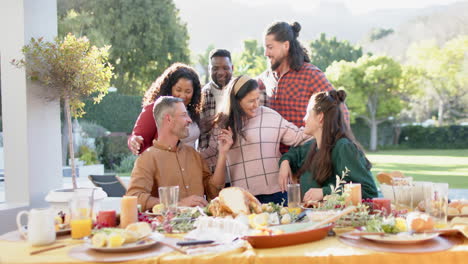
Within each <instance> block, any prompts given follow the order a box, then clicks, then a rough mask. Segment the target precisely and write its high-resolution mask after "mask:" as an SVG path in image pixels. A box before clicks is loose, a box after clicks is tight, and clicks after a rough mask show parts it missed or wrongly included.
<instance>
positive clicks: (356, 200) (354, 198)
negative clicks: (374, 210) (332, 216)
mask: <svg viewBox="0 0 468 264" xmlns="http://www.w3.org/2000/svg"><path fill="white" fill-rule="evenodd" d="M344 189H345V193H347V194H348V196H347V197H346V199H345V203H346V204H352V205H358V204H360V203H361V200H362V194H361V184H360V183H347V184H345V188H344Z"/></svg>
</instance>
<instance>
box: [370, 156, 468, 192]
mask: <svg viewBox="0 0 468 264" xmlns="http://www.w3.org/2000/svg"><path fill="white" fill-rule="evenodd" d="M366 155H367V158H368V159H369V160H370V161H371V162H372V165H373V168H372V173H373V174H374V176H375V175H376V174H377V173H379V172H381V171H394V170H399V171H401V172H403V173H404V174H405V175H406V176H411V177H413V180H415V181H431V182H448V183H449V187H450V188H456V189H457V188H458V189H468V149H456V150H453V149H448V150H445V149H416V150H415V149H411V150H383V151H378V152H368V153H366Z"/></svg>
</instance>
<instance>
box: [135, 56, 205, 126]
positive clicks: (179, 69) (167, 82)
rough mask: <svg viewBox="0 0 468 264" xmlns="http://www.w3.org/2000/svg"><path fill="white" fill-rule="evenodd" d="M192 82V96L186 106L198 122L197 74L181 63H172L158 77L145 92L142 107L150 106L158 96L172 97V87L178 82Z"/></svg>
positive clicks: (199, 106)
mask: <svg viewBox="0 0 468 264" xmlns="http://www.w3.org/2000/svg"><path fill="white" fill-rule="evenodd" d="M180 79H187V80H190V81H192V85H193V95H192V99H191V100H190V103H189V104H188V105H187V112H188V113H189V115H190V118H192V120H193V121H194V122H195V123H197V124H198V123H199V121H200V112H201V107H202V103H201V84H200V79H199V78H198V74H197V72H196V71H195V70H194V69H193V68H192V67H190V66H188V65H186V64H183V63H174V64H172V65H171V66H170V67H169V68H167V69H166V70H165V71H164V72H163V74H161V76H159V77H158V78H157V79H156V80H155V81H154V82H153V83H152V84H151V86H150V87H149V89H148V90H147V91H146V92H145V96H144V97H143V107H145V106H147V105H150V104H152V103H154V101H156V99H157V98H158V97H160V96H168V95H169V96H172V87H173V86H174V85H175V84H176V83H177V82H178V81H179V80H180Z"/></svg>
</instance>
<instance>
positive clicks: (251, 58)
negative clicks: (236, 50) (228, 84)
mask: <svg viewBox="0 0 468 264" xmlns="http://www.w3.org/2000/svg"><path fill="white" fill-rule="evenodd" d="M243 45H244V49H243V51H242V52H241V53H240V54H235V55H234V58H233V61H234V62H233V64H234V75H236V76H238V75H243V74H247V75H249V76H251V77H254V76H257V75H260V74H261V73H262V72H264V71H265V70H266V68H267V60H266V57H265V56H264V55H263V54H264V49H263V46H262V45H261V44H258V42H257V40H255V39H249V40H244V44H243Z"/></svg>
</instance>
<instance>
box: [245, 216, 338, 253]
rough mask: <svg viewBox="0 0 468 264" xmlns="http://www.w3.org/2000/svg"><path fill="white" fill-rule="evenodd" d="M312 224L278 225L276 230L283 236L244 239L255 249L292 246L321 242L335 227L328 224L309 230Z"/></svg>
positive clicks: (248, 237)
mask: <svg viewBox="0 0 468 264" xmlns="http://www.w3.org/2000/svg"><path fill="white" fill-rule="evenodd" d="M312 224H313V223H310V222H308V223H295V224H287V225H278V226H275V227H274V228H275V229H278V230H281V231H283V232H284V233H283V234H277V235H261V236H245V237H244V239H245V240H247V241H248V242H249V243H250V244H251V245H252V247H254V248H275V247H284V246H291V245H297V244H302V243H308V242H312V241H317V240H321V239H323V238H325V237H326V236H327V235H328V231H329V230H330V229H332V228H333V226H334V224H327V225H325V226H323V227H319V228H315V229H308V227H310V226H312Z"/></svg>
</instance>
